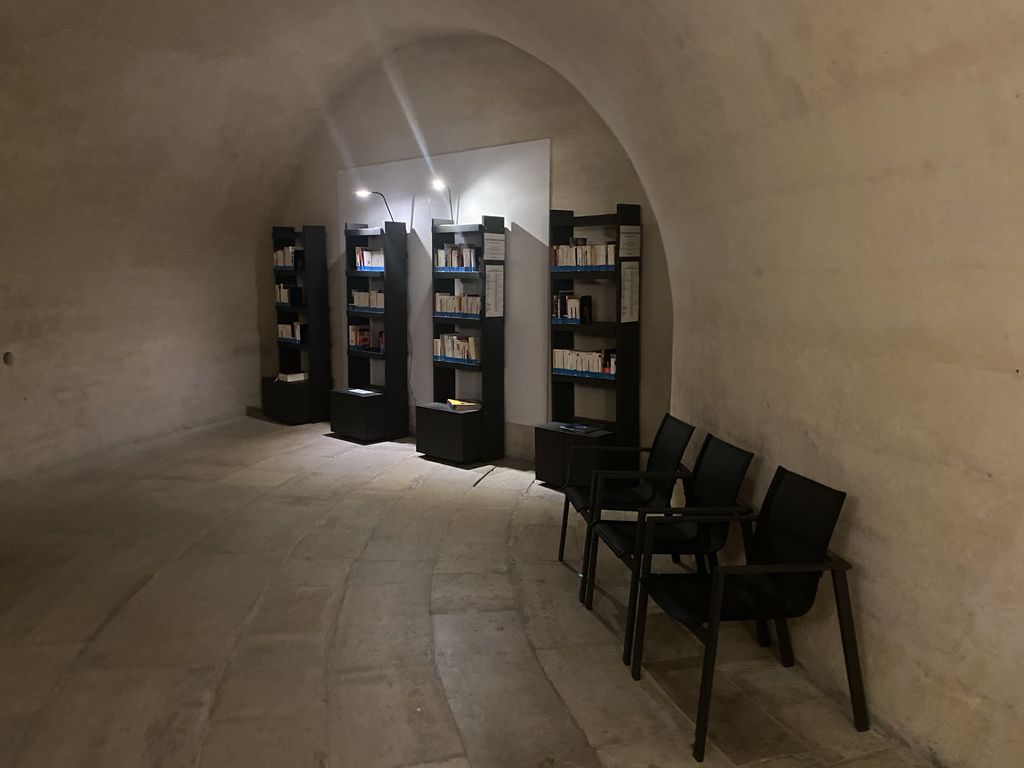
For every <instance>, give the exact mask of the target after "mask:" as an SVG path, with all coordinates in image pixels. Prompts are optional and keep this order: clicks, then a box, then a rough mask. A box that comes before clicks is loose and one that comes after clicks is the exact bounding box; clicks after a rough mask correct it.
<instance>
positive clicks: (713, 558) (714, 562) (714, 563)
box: [708, 552, 718, 571]
mask: <svg viewBox="0 0 1024 768" xmlns="http://www.w3.org/2000/svg"><path fill="white" fill-rule="evenodd" d="M717 567H718V555H716V554H715V553H714V552H711V553H709V554H708V569H709V570H712V571H713V570H715V568H717Z"/></svg>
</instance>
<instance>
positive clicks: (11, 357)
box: [4, 352, 14, 365]
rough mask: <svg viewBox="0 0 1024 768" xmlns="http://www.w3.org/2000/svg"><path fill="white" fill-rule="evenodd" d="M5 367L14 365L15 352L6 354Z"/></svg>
mask: <svg viewBox="0 0 1024 768" xmlns="http://www.w3.org/2000/svg"><path fill="white" fill-rule="evenodd" d="M4 365H14V353H13V352H4Z"/></svg>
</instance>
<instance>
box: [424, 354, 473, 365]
mask: <svg viewBox="0 0 1024 768" xmlns="http://www.w3.org/2000/svg"><path fill="white" fill-rule="evenodd" d="M434 359H435V360H437V362H439V363H459V364H460V365H480V361H479V360H463V359H462V358H461V357H437V356H436V355H435V356H434Z"/></svg>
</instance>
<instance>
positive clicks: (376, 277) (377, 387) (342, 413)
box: [331, 221, 409, 442]
mask: <svg viewBox="0 0 1024 768" xmlns="http://www.w3.org/2000/svg"><path fill="white" fill-rule="evenodd" d="M357 249H366V250H372V251H375V252H378V253H381V252H382V254H383V259H382V261H383V264H382V265H380V266H379V267H375V268H360V266H359V264H358V262H357ZM344 263H345V282H346V301H347V302H348V309H347V311H346V319H347V322H346V328H345V338H344V339H343V340H344V341H345V342H346V357H347V362H348V386H347V387H345V388H338V389H335V390H334V391H333V392H332V393H331V431H332V432H333V433H334V434H335V435H338V436H340V437H347V438H352V439H355V440H360V441H362V442H377V441H380V440H396V439H398V438H401V437H406V436H407V435H408V434H409V342H408V319H409V298H408V293H409V258H408V250H407V243H406V226H405V223H404V222H400V221H387V222H384V225H383V226H381V227H369V226H367V225H366V224H346V225H345V262H344ZM369 291H382V292H383V296H384V307H383V308H380V307H371V306H368V305H366V306H359V305H356V304H354V303H353V294H354V293H365V292H369ZM355 326H369V328H370V333H369V339H368V344H366V345H365V346H353V345H351V344H349V343H348V342H349V341H350V338H349V335H350V334H349V330H350V329H351V328H354V327H355ZM382 339H383V342H384V343H383V347H382V346H381V340H382ZM375 366H383V371H382V372H381V371H380V370H376V371H375V368H374V367H375Z"/></svg>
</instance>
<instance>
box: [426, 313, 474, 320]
mask: <svg viewBox="0 0 1024 768" xmlns="http://www.w3.org/2000/svg"><path fill="white" fill-rule="evenodd" d="M434 317H451V318H454V319H456V320H479V319H480V315H474V314H472V313H470V312H435V313H434Z"/></svg>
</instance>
